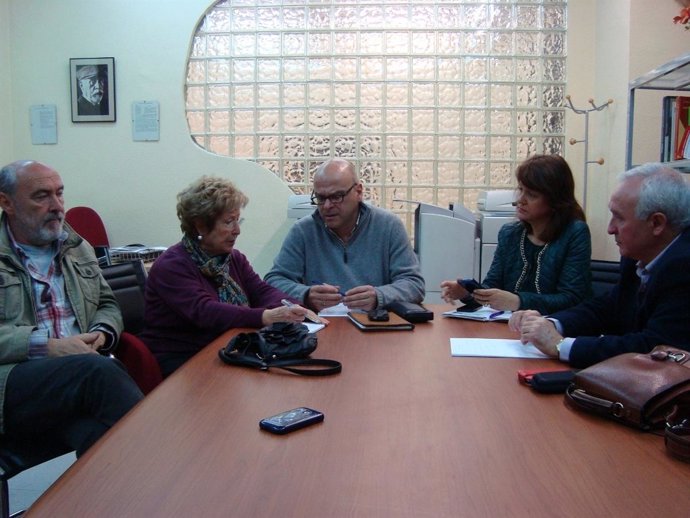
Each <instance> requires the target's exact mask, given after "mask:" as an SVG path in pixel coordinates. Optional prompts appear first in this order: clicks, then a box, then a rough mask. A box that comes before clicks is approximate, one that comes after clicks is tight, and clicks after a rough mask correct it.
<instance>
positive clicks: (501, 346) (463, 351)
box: [450, 338, 548, 358]
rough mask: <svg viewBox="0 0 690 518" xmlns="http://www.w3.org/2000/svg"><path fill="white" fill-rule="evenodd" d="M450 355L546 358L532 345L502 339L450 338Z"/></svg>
mask: <svg viewBox="0 0 690 518" xmlns="http://www.w3.org/2000/svg"><path fill="white" fill-rule="evenodd" d="M450 354H451V355H452V356H482V357H489V358H548V356H546V355H545V354H544V353H542V352H541V351H540V350H539V349H537V348H536V347H534V346H533V345H532V344H529V343H528V344H522V343H520V340H507V339H503V338H451V339H450Z"/></svg>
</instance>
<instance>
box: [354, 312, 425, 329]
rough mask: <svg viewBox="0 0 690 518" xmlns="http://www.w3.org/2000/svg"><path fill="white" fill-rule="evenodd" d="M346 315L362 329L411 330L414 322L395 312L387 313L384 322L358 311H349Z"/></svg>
mask: <svg viewBox="0 0 690 518" xmlns="http://www.w3.org/2000/svg"><path fill="white" fill-rule="evenodd" d="M347 316H348V318H349V319H350V321H351V322H352V323H353V324H354V325H355V326H356V327H357V329H360V330H362V331H411V330H412V329H414V324H411V323H410V322H408V321H407V320H405V319H404V318H402V317H400V316H398V315H396V314H395V313H388V320H387V321H385V322H383V321H374V320H369V315H367V314H366V313H360V312H359V311H350V312H349V313H348V314H347Z"/></svg>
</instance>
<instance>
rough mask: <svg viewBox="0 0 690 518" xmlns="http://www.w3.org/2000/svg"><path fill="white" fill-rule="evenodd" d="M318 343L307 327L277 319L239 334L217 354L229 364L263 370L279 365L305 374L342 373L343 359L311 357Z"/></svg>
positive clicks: (325, 374) (281, 367) (296, 372)
mask: <svg viewBox="0 0 690 518" xmlns="http://www.w3.org/2000/svg"><path fill="white" fill-rule="evenodd" d="M316 346H317V339H316V335H315V334H313V333H310V332H309V329H308V328H307V326H305V325H302V324H293V323H288V322H278V323H275V324H272V325H270V326H267V327H264V328H262V329H260V330H259V331H258V332H252V333H240V334H238V335H237V336H235V337H233V338H232V339H231V340H230V342H228V345H226V346H225V347H223V348H222V349H220V350H219V351H218V356H219V357H220V359H221V360H223V361H224V362H225V363H227V364H229V365H237V366H240V367H251V368H254V369H260V370H268V369H269V368H270V367H277V368H280V369H285V370H287V371H290V372H292V373H294V374H302V375H304V376H327V375H329V374H337V373H339V372H340V371H341V370H342V365H341V363H340V362H338V361H335V360H326V359H316V358H310V357H309V355H310V354H311V353H312V352H314V351H315V350H316Z"/></svg>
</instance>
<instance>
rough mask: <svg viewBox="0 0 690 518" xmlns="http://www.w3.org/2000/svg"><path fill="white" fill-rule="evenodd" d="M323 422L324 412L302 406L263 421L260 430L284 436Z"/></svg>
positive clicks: (260, 423) (260, 422)
mask: <svg viewBox="0 0 690 518" xmlns="http://www.w3.org/2000/svg"><path fill="white" fill-rule="evenodd" d="M321 421H323V413H322V412H319V411H318V410H314V409H313V408H307V407H305V406H301V407H298V408H293V409H292V410H286V411H285V412H281V413H280V414H276V415H274V416H271V417H266V418H264V419H262V420H261V421H259V428H261V429H262V430H266V431H267V432H271V433H277V434H278V435H284V434H286V433H289V432H292V431H294V430H299V429H300V428H304V427H305V426H309V425H310V424H315V423H320V422H321Z"/></svg>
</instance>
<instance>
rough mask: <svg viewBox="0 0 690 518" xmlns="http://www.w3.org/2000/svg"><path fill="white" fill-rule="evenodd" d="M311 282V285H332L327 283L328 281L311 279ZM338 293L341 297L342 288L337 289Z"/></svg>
mask: <svg viewBox="0 0 690 518" xmlns="http://www.w3.org/2000/svg"><path fill="white" fill-rule="evenodd" d="M311 284H312V286H314V285H323V286H333V285H332V284H328V283H325V282H321V281H312V282H311ZM338 295H340V296H341V297H344V296H345V292H343V291H342V290H340V289H339V290H338Z"/></svg>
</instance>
